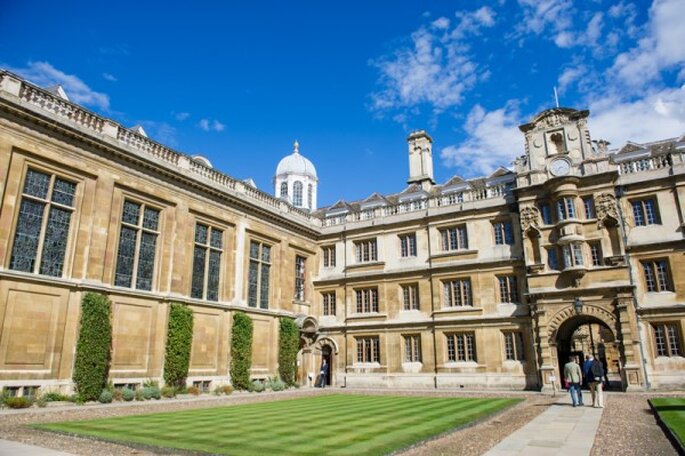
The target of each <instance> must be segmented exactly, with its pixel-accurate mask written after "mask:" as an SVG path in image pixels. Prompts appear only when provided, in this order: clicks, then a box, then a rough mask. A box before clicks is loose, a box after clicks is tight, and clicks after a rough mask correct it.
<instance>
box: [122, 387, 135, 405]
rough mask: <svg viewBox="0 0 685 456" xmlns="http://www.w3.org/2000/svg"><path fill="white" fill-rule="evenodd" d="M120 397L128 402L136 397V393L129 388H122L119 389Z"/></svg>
mask: <svg viewBox="0 0 685 456" xmlns="http://www.w3.org/2000/svg"><path fill="white" fill-rule="evenodd" d="M121 397H123V398H124V400H125V401H126V402H130V401H132V400H133V399H134V398H135V397H136V393H135V392H134V391H133V390H132V389H131V388H123V389H122V390H121Z"/></svg>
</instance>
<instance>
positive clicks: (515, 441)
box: [485, 396, 604, 456]
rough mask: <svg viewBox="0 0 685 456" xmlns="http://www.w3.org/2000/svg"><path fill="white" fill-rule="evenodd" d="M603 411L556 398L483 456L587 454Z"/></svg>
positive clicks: (569, 399) (566, 399)
mask: <svg viewBox="0 0 685 456" xmlns="http://www.w3.org/2000/svg"><path fill="white" fill-rule="evenodd" d="M603 410H604V409H600V408H593V407H589V406H584V407H580V406H579V407H572V406H571V398H570V397H564V396H562V397H560V398H559V399H558V400H557V402H556V404H555V405H552V406H551V407H549V408H548V409H547V410H545V411H544V412H543V413H541V414H540V415H539V416H538V417H537V418H535V419H534V420H533V421H531V422H530V423H528V424H526V425H525V426H523V427H522V428H521V429H519V430H518V431H516V432H514V433H513V434H511V435H510V436H508V437H507V438H505V439H504V440H502V441H501V442H500V443H499V444H497V445H496V446H495V447H494V448H492V449H491V450H490V451H488V452H487V453H485V456H514V455H525V456H552V455H555V456H556V455H573V456H584V455H589V454H590V451H591V450H592V444H593V443H594V441H595V434H597V429H598V428H599V422H600V420H601V419H602V412H603Z"/></svg>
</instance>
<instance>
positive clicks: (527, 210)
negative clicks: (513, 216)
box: [520, 206, 540, 233]
mask: <svg viewBox="0 0 685 456" xmlns="http://www.w3.org/2000/svg"><path fill="white" fill-rule="evenodd" d="M520 217H521V228H522V229H523V232H524V233H528V230H531V229H533V230H535V231H536V232H539V231H540V228H539V226H540V211H539V210H538V208H537V207H534V206H528V207H524V208H523V209H521V215H520Z"/></svg>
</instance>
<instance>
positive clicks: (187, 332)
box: [164, 302, 193, 388]
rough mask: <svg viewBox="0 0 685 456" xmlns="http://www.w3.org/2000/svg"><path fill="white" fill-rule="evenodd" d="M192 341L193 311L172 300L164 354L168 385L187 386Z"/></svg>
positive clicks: (165, 374) (165, 381)
mask: <svg viewBox="0 0 685 456" xmlns="http://www.w3.org/2000/svg"><path fill="white" fill-rule="evenodd" d="M192 343H193V311H192V310H190V309H189V308H188V307H187V306H185V305H183V304H179V303H175V302H172V303H171V305H170V306H169V330H168V332H167V339H166V354H165V356H164V383H165V384H166V385H167V386H174V387H176V388H183V387H185V386H186V378H187V377H188V367H189V366H190V348H191V346H192Z"/></svg>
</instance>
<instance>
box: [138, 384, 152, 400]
mask: <svg viewBox="0 0 685 456" xmlns="http://www.w3.org/2000/svg"><path fill="white" fill-rule="evenodd" d="M140 394H141V396H143V399H145V400H146V401H149V400H150V399H152V389H151V388H149V387H144V388H141V389H140ZM136 399H137V397H136Z"/></svg>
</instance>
